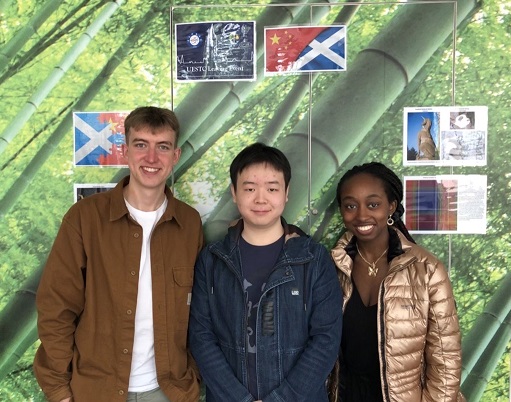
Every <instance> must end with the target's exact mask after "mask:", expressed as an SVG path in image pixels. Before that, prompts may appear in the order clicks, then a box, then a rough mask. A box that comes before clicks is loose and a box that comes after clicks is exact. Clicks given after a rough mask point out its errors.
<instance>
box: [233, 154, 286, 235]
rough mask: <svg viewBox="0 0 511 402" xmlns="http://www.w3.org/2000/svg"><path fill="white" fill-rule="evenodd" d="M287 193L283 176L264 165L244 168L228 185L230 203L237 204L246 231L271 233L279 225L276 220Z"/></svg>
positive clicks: (280, 214)
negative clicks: (231, 183) (233, 182)
mask: <svg viewBox="0 0 511 402" xmlns="http://www.w3.org/2000/svg"><path fill="white" fill-rule="evenodd" d="M288 190H289V189H286V186H285V182H284V174H283V173H282V172H279V171H277V170H275V169H274V168H273V167H271V166H270V165H268V164H264V163H262V164H257V165H251V166H248V167H247V168H245V169H244V170H243V171H242V172H241V173H240V174H239V175H238V180H237V182H236V190H234V186H233V185H231V193H232V198H233V201H234V202H235V203H236V204H237V206H238V210H239V211H240V214H241V217H242V218H243V221H244V225H245V228H246V229H255V230H261V229H272V228H275V227H276V226H277V225H279V226H280V225H281V223H280V217H281V216H282V213H283V212H284V207H285V206H286V202H287V195H288Z"/></svg>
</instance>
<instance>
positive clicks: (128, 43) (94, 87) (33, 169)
mask: <svg viewBox="0 0 511 402" xmlns="http://www.w3.org/2000/svg"><path fill="white" fill-rule="evenodd" d="M157 4H159V3H157ZM159 7H161V5H160V6H157V5H156V6H154V7H152V8H151V10H150V11H149V12H148V13H146V15H145V16H144V18H143V19H142V20H141V21H140V22H139V23H137V25H136V27H135V28H134V29H133V31H132V32H131V33H130V35H129V36H128V37H127V38H126V40H125V41H124V42H123V43H122V45H121V46H120V47H119V48H118V49H117V51H116V52H115V53H114V54H113V55H112V57H111V58H110V60H109V61H108V63H107V64H106V65H105V67H103V69H102V70H101V72H100V73H99V74H98V76H97V77H96V78H95V79H94V80H93V81H92V82H91V84H90V85H89V86H88V87H87V89H86V90H85V91H84V93H83V94H82V96H81V97H80V99H79V100H78V101H77V102H76V104H75V105H74V108H73V110H85V108H86V107H87V105H88V104H89V103H90V102H91V100H92V99H94V96H96V94H97V93H98V92H99V91H100V90H101V88H102V86H103V85H104V84H105V82H106V81H108V79H109V78H110V76H111V75H112V74H113V72H114V71H115V69H116V68H117V67H118V66H119V65H120V64H121V62H122V61H123V60H124V58H125V57H126V56H127V54H128V53H129V51H130V50H131V48H132V47H133V45H134V44H135V43H136V41H137V40H138V39H139V38H140V36H141V35H142V34H143V32H144V31H145V29H146V28H147V26H148V24H149V22H150V21H151V20H153V19H154V18H155V17H156V16H157V15H158V13H161V9H160V8H159ZM72 124H73V114H72V112H69V113H68V114H67V115H66V116H65V117H64V118H63V120H62V122H61V123H60V124H59V126H58V127H57V128H56V129H55V131H54V132H53V133H52V134H51V135H50V137H49V138H48V140H47V141H46V143H45V144H44V145H43V146H42V147H41V149H40V150H39V151H38V152H37V154H36V155H35V156H34V157H33V158H32V160H31V161H30V162H29V163H28V165H27V166H26V168H25V169H24V170H23V172H22V173H21V175H20V176H19V178H18V179H17V180H16V181H15V182H14V183H13V185H12V186H11V187H10V188H9V190H7V192H6V193H5V194H4V197H3V198H2V200H1V202H0V219H2V218H3V217H4V216H5V215H6V214H7V213H8V212H9V211H10V210H11V209H12V207H13V206H14V205H15V203H16V201H17V200H18V198H19V197H20V195H21V194H22V193H23V191H25V189H26V188H27V187H28V185H29V184H30V182H31V181H32V179H33V177H34V176H35V174H36V173H37V171H38V170H39V168H40V167H41V166H42V165H43V164H44V162H45V161H46V160H47V159H48V158H49V157H50V156H51V154H52V153H53V151H54V150H55V148H56V147H57V146H58V144H59V142H60V141H61V140H62V138H63V137H64V136H65V135H66V133H68V132H69V130H70V128H71V127H72Z"/></svg>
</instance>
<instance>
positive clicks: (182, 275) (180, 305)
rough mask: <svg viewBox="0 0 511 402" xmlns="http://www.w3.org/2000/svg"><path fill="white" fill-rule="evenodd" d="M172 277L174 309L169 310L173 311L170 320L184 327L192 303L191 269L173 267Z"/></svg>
mask: <svg viewBox="0 0 511 402" xmlns="http://www.w3.org/2000/svg"><path fill="white" fill-rule="evenodd" d="M172 275H173V279H174V283H173V285H174V286H173V287H172V290H173V293H174V295H173V297H172V299H173V303H174V308H173V309H171V310H174V311H173V312H174V314H173V317H172V319H173V320H176V321H177V322H178V323H179V324H182V325H180V327H182V326H184V327H186V326H188V318H189V315H190V302H191V301H192V285H193V267H174V268H173V269H172Z"/></svg>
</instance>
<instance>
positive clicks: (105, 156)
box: [73, 112, 128, 167]
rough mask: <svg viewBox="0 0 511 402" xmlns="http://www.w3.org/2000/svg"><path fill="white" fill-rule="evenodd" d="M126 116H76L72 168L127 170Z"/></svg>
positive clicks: (117, 114)
mask: <svg viewBox="0 0 511 402" xmlns="http://www.w3.org/2000/svg"><path fill="white" fill-rule="evenodd" d="M127 115H128V112H75V113H73V132H74V141H75V155H74V161H75V166H116V167H118V166H126V160H125V158H124V155H123V149H122V147H123V144H124V143H125V141H124V119H125V118H126V116H127Z"/></svg>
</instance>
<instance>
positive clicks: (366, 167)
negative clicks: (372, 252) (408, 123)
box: [337, 162, 415, 243]
mask: <svg viewBox="0 0 511 402" xmlns="http://www.w3.org/2000/svg"><path fill="white" fill-rule="evenodd" d="M363 173H365V174H369V175H371V176H373V177H375V178H377V179H379V180H381V182H382V183H383V188H384V189H385V194H386V195H387V199H388V201H389V202H393V201H395V202H396V204H397V207H396V210H395V211H394V213H393V214H392V216H391V217H392V219H393V220H394V224H393V225H392V226H394V227H395V228H396V229H399V230H400V231H401V232H402V233H403V234H404V235H405V237H406V238H407V239H408V240H410V241H411V242H413V243H415V240H414V239H413V237H412V236H411V235H410V233H409V232H408V229H407V228H406V226H405V224H404V222H403V221H402V219H401V217H402V216H403V214H404V212H405V209H404V207H403V204H402V201H403V183H402V182H401V179H400V178H399V177H397V175H396V174H395V173H394V172H393V171H392V170H391V169H389V168H388V167H387V166H385V165H384V164H383V163H380V162H369V163H364V164H363V165H357V166H354V167H353V168H351V169H350V170H348V171H347V172H346V173H345V174H344V175H343V176H342V177H341V179H340V180H339V184H337V203H338V205H339V207H340V206H341V191H342V187H343V186H344V184H345V183H346V181H348V180H349V179H351V178H353V177H355V176H357V175H359V174H363Z"/></svg>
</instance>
